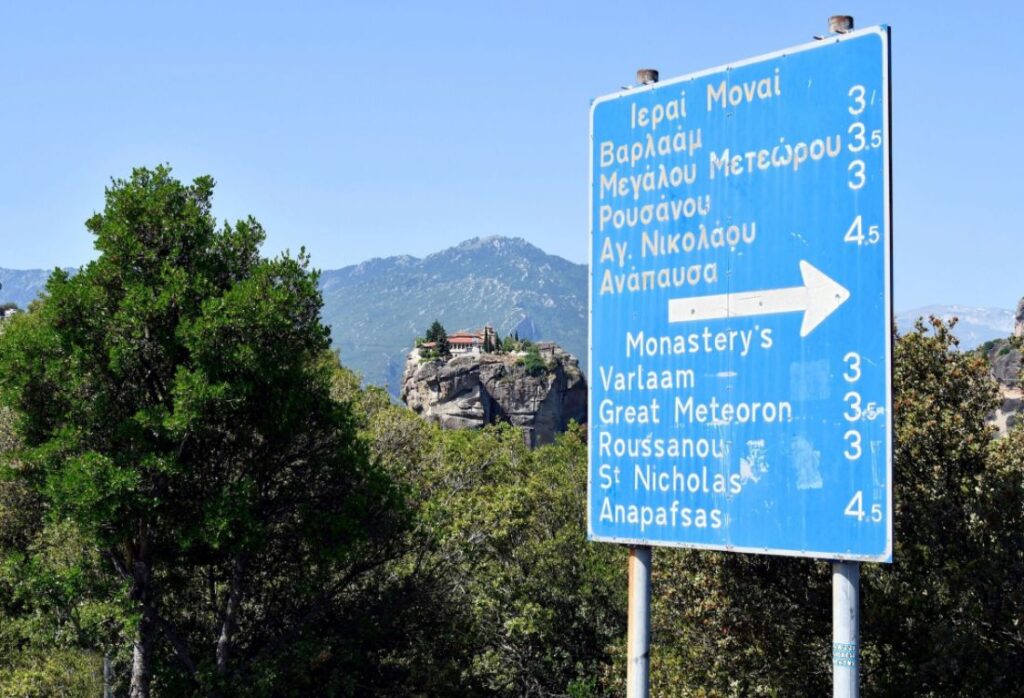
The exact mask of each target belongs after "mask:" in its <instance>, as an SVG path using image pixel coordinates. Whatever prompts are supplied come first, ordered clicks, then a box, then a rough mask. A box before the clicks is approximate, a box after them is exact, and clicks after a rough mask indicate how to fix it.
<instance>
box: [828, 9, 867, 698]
mask: <svg viewBox="0 0 1024 698" xmlns="http://www.w3.org/2000/svg"><path fill="white" fill-rule="evenodd" d="M828 30H829V32H831V33H832V34H846V33H847V32H851V31H853V17H851V16H849V15H833V16H831V17H829V18H828ZM832 696H833V698H858V696H860V563H858V562H844V561H839V560H837V561H835V562H833V563H832Z"/></svg>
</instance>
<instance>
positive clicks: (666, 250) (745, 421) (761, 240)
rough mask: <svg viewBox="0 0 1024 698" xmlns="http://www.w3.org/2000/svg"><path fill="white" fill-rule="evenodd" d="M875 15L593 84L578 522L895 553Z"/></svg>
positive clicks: (885, 88) (612, 535)
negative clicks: (738, 57)
mask: <svg viewBox="0 0 1024 698" xmlns="http://www.w3.org/2000/svg"><path fill="white" fill-rule="evenodd" d="M888 71H889V31H888V29H887V28H885V27H876V28H872V29H867V30H862V31H858V32H853V33H850V34H846V35H842V36H839V37H830V38H828V39H827V40H824V41H819V42H816V43H813V44H807V45H804V46H799V47H796V48H793V49H789V50H786V51H782V52H779V53H776V54H772V55H769V56H765V57H761V58H756V59H751V60H748V61H743V62H741V63H736V64H733V65H730V66H725V67H723V68H717V69H714V70H709V71H705V72H701V73H696V74H693V75H688V76H684V77H682V78H678V79H674V80H669V81H665V82H661V83H657V84H655V85H649V86H645V87H641V88H637V89H632V90H626V91H622V92H619V93H616V94H613V95H609V96H607V97H602V98H599V99H597V100H595V102H594V105H593V108H592V111H591V252H590V255H591V258H590V299H591V328H590V367H591V374H592V379H591V381H590V383H591V386H590V390H591V392H590V479H589V492H588V515H587V516H588V528H589V534H590V537H591V538H592V539H594V540H600V541H610V542H621V543H633V544H642V545H675V546H687V547H699V548H712V549H720V550H736V551H745V552H763V553H772V554H782V555H800V556H809V557H828V558H840V559H855V560H874V561H890V560H891V559H892V533H891V531H892V523H891V522H892V494H891V482H892V472H891V471H892V468H891V452H892V447H891V432H892V429H891V412H892V400H891V395H890V387H889V386H890V375H891V370H890V366H891V355H890V354H891V349H890V327H891V317H892V313H891V281H890V277H891V273H890V269H891V261H890V250H891V233H890V228H891V226H890V193H889V147H890V145H889V83H888Z"/></svg>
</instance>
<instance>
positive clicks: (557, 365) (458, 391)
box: [401, 343, 587, 447]
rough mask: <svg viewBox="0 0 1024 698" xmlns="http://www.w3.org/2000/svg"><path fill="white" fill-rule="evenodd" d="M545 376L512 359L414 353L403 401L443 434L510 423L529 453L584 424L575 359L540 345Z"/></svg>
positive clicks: (583, 392)
mask: <svg viewBox="0 0 1024 698" xmlns="http://www.w3.org/2000/svg"><path fill="white" fill-rule="evenodd" d="M539 349H540V355H541V357H542V358H543V359H544V361H545V363H546V364H547V370H546V371H543V372H541V373H540V374H539V375H530V374H529V373H528V372H527V369H526V366H524V365H520V363H519V361H518V359H519V357H518V356H517V355H516V354H465V355H462V356H456V357H454V358H452V359H451V360H450V361H447V362H445V361H442V360H440V359H436V360H433V361H427V360H423V359H421V358H420V353H419V351H418V350H417V349H413V350H412V351H411V352H410V353H409V355H408V358H407V360H406V364H405V371H404V374H403V378H402V393H401V394H402V400H403V401H405V403H406V404H407V405H408V406H409V407H410V408H411V409H412V410H414V411H415V412H416V413H417V414H419V415H420V416H421V417H423V418H424V419H429V420H431V421H435V422H438V423H439V424H440V425H441V427H442V428H445V429H474V428H479V427H482V426H485V425H487V424H494V423H496V422H510V423H511V424H512V425H514V426H517V427H519V428H521V429H522V430H523V437H524V438H525V440H526V443H527V445H529V446H530V447H533V446H539V445H542V444H547V443H551V442H552V441H553V440H554V438H555V434H558V433H559V432H562V431H564V430H565V428H566V427H567V426H568V424H569V421H570V420H575V421H577V422H581V423H582V422H585V421H586V418H587V383H586V380H585V379H584V377H583V373H582V372H581V371H580V367H579V363H578V362H577V361H576V358H575V357H573V356H571V355H570V354H568V353H566V352H565V351H563V350H562V349H561V348H560V347H558V346H557V345H555V344H551V343H540V344H539Z"/></svg>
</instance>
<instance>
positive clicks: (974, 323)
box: [896, 305, 1013, 351]
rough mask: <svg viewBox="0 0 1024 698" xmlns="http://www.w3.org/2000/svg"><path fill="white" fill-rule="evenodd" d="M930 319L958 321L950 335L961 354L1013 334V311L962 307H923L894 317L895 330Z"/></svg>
mask: <svg viewBox="0 0 1024 698" xmlns="http://www.w3.org/2000/svg"><path fill="white" fill-rule="evenodd" d="M930 315H934V316H935V317H939V318H942V319H943V320H949V319H951V318H954V317H956V318H959V321H958V322H957V323H956V328H955V329H954V330H953V334H955V335H956V336H957V338H958V339H959V340H960V348H961V349H963V350H964V351H966V350H968V349H974V348H975V347H978V346H980V345H982V344H984V343H985V342H988V341H991V340H993V339H1005V338H1006V337H1009V336H1010V334H1011V333H1012V332H1013V311H1012V310H1007V309H1005V308H978V307H971V306H966V305H926V306H924V307H922V308H914V309H912V310H903V311H899V312H897V313H896V326H897V327H899V330H900V332H907V331H909V330H911V329H913V327H914V321H915V320H917V318H919V317H923V318H927V317H928V316H930Z"/></svg>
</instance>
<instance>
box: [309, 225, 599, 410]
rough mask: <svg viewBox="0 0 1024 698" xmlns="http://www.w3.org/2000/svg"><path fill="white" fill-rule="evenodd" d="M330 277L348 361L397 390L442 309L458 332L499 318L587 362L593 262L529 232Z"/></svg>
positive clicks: (502, 328) (327, 314)
mask: <svg viewBox="0 0 1024 698" xmlns="http://www.w3.org/2000/svg"><path fill="white" fill-rule="evenodd" d="M321 286H322V288H323V294H324V319H325V321H326V322H327V323H328V324H330V325H331V328H332V339H333V341H334V344H335V346H336V347H338V348H340V349H341V359H342V362H343V363H344V364H345V365H346V366H350V367H352V368H354V369H356V370H357V371H359V372H360V373H362V375H363V378H364V379H365V380H366V382H368V383H373V384H378V385H386V386H387V387H388V390H389V391H390V392H391V394H392V395H397V394H398V391H399V389H400V387H401V378H402V370H403V368H404V366H405V356H406V354H407V353H408V351H409V349H410V348H411V347H412V342H413V339H414V338H415V337H416V336H421V335H423V334H424V333H425V332H426V329H427V327H429V325H430V323H431V322H432V321H433V320H434V319H435V318H436V319H439V320H440V321H441V324H443V325H444V326H445V328H446V329H447V330H448V331H449V332H454V331H455V330H459V329H472V328H477V327H481V326H483V325H484V324H485V323H487V322H490V323H492V324H493V325H494V328H495V329H496V330H497V331H498V333H499V334H500V335H501V336H504V335H506V334H508V333H509V332H512V331H518V333H519V336H520V337H522V338H526V339H547V340H551V341H554V342H557V343H558V344H560V345H561V346H562V347H563V348H565V349H566V351H568V352H570V353H571V354H573V355H575V356H576V357H577V358H578V359H579V360H580V363H581V364H585V362H586V347H587V267H586V266H585V265H583V264H574V263H572V262H569V261H567V260H565V259H562V258H561V257H556V256H554V255H549V254H547V253H545V252H544V251H543V250H540V249H538V248H537V247H534V246H533V245H531V244H529V243H527V242H526V241H525V240H522V239H520V238H505V237H488V238H474V239H473V240H469V241H467V242H464V243H462V244H461V245H457V246H456V247H452V248H449V249H447V250H443V251H441V252H437V253H435V254H432V255H429V256H427V257H424V258H423V259H418V258H416V257H407V256H403V257H389V258H387V259H371V260H370V261H368V262H364V263H362V264H359V265H356V266H351V267H345V268H343V269H338V270H336V271H324V272H323V275H322V277H321Z"/></svg>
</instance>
